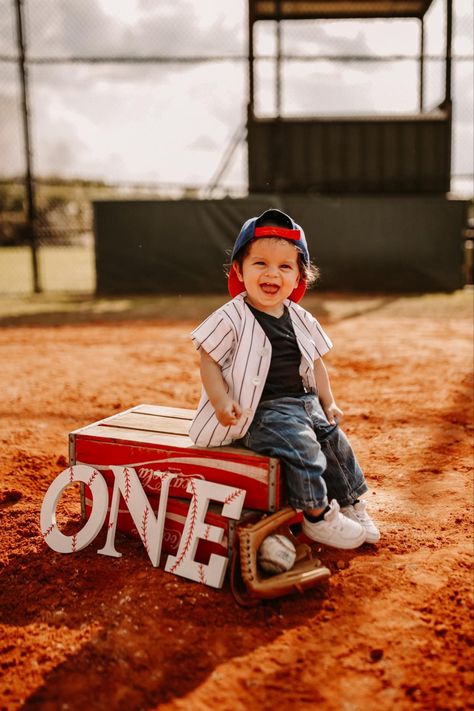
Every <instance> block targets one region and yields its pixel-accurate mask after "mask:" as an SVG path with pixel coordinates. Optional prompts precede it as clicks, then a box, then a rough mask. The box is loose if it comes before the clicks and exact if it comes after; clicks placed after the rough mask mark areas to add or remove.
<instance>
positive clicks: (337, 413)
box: [323, 402, 344, 425]
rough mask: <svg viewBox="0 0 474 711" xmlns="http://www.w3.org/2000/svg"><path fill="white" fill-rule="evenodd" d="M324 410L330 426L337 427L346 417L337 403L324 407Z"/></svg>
mask: <svg viewBox="0 0 474 711" xmlns="http://www.w3.org/2000/svg"><path fill="white" fill-rule="evenodd" d="M323 410H324V414H325V415H326V417H327V418H328V422H329V424H330V425H337V424H338V423H339V422H340V421H341V420H342V418H343V417H344V413H343V411H342V410H341V409H340V408H339V407H338V406H337V405H336V403H335V402H330V403H329V405H323Z"/></svg>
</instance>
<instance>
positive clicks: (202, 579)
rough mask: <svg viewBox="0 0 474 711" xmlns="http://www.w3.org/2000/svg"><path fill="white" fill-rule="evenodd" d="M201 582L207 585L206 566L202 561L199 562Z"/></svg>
mask: <svg viewBox="0 0 474 711" xmlns="http://www.w3.org/2000/svg"><path fill="white" fill-rule="evenodd" d="M198 571H199V582H200V583H202V584H203V585H206V576H205V575H204V566H203V564H202V563H199V568H198Z"/></svg>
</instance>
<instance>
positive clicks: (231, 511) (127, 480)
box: [40, 464, 246, 588]
mask: <svg viewBox="0 0 474 711" xmlns="http://www.w3.org/2000/svg"><path fill="white" fill-rule="evenodd" d="M110 469H111V471H112V472H113V474H114V488H113V492H112V501H111V504H110V515H109V522H108V526H107V538H106V541H105V545H104V546H103V547H102V548H100V549H99V550H98V551H97V552H98V553H100V554H102V555H110V556H113V557H120V556H121V555H122V554H121V553H119V552H118V551H117V550H116V548H115V533H116V528H117V516H118V510H119V499H120V494H121V495H122V498H123V500H124V501H125V505H126V507H127V508H128V510H129V512H130V515H131V517H132V519H133V522H134V524H135V527H136V529H137V531H138V533H139V535H140V538H141V540H142V543H143V545H144V546H145V549H146V551H147V553H148V556H149V558H150V561H151V563H152V565H153V566H155V567H156V566H158V565H159V561H160V555H161V548H162V543H163V534H164V524H165V517H166V507H167V502H168V493H169V487H170V485H171V483H172V481H173V480H174V478H175V477H176V474H175V473H173V472H166V473H165V474H164V475H163V477H162V480H161V492H160V501H159V505H158V512H157V514H156V515H155V513H154V511H153V509H152V507H151V505H150V502H149V501H148V498H147V495H146V493H145V491H144V489H143V486H142V483H141V481H140V478H139V477H138V475H137V473H136V471H135V469H133V467H121V466H111V467H110ZM74 482H81V483H83V484H85V485H86V486H88V487H89V490H90V492H91V496H92V506H91V512H90V516H89V518H88V520H87V522H86V523H85V525H84V526H83V528H82V529H81V530H80V531H79V532H78V533H76V534H73V535H71V536H68V535H66V534H64V533H62V532H61V531H60V530H59V528H58V526H57V524H56V508H57V505H58V502H59V499H60V497H61V495H62V493H63V491H64V489H66V488H67V487H68V486H70V485H71V484H73V483H74ZM187 491H188V492H189V493H190V494H191V495H192V498H191V501H190V505H189V510H188V514H187V517H186V521H185V524H184V530H183V534H182V536H181V540H180V543H179V547H178V550H177V551H176V555H174V556H171V555H170V556H168V558H167V560H166V564H165V570H166V571H168V572H170V573H174V574H175V575H181V576H182V577H185V578H189V579H191V580H196V581H197V582H200V583H204V584H206V585H210V586H212V587H217V588H220V587H222V584H223V582H224V575H225V571H226V567H227V563H228V559H227V558H226V557H225V556H221V555H218V554H215V553H212V554H211V556H210V559H209V562H208V564H207V565H204V564H202V563H197V562H196V561H195V560H194V555H195V553H196V548H197V545H198V542H199V540H200V539H201V538H202V539H205V540H208V541H213V542H215V543H220V542H221V541H222V538H223V530H222V529H221V528H218V527H217V526H212V525H209V524H208V523H206V522H205V520H204V519H205V516H206V513H207V510H208V507H209V502H210V501H218V502H221V503H222V504H223V506H222V515H223V516H225V517H227V518H233V519H238V518H240V515H241V512H242V508H243V505H244V499H245V493H246V492H245V491H244V490H243V489H236V488H233V487H230V486H225V485H223V484H215V483H212V482H207V481H203V480H200V479H193V478H191V479H189V480H188V482H187ZM108 504H109V495H108V489H107V483H106V481H105V479H104V477H103V476H102V475H101V474H100V472H99V471H98V470H97V469H94V467H91V466H87V465H85V464H76V465H74V466H71V467H68V469H65V470H64V471H63V472H61V474H59V475H58V476H57V477H56V479H55V480H54V481H53V482H52V483H51V485H50V487H49V489H48V491H47V492H46V495H45V497H44V499H43V504H42V506H41V516H40V525H41V531H42V533H43V537H44V540H45V541H46V543H47V544H48V546H49V547H50V548H52V549H53V550H54V551H57V552H58V553H75V552H76V551H79V550H82V549H83V548H85V547H86V546H87V545H89V544H90V543H91V542H92V541H93V540H94V539H95V537H96V536H97V534H98V533H99V531H100V530H101V528H102V526H103V525H104V522H105V519H106V516H107V509H108Z"/></svg>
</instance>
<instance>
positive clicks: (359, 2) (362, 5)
mask: <svg viewBox="0 0 474 711" xmlns="http://www.w3.org/2000/svg"><path fill="white" fill-rule="evenodd" d="M431 2H432V0H249V11H250V21H251V22H256V21H257V20H277V19H281V20H314V19H323V18H325V19H341V18H345V19H351V18H354V19H355V18H362V17H367V18H369V17H386V18H388V17H392V18H393V17H423V15H424V14H425V12H426V11H427V10H428V8H429V6H430V5H431Z"/></svg>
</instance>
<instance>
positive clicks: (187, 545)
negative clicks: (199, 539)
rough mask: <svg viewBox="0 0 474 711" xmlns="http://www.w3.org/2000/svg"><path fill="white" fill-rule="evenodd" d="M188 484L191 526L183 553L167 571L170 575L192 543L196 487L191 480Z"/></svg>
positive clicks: (194, 523) (194, 524)
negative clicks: (189, 488) (189, 489)
mask: <svg viewBox="0 0 474 711" xmlns="http://www.w3.org/2000/svg"><path fill="white" fill-rule="evenodd" d="M189 482H190V484H191V490H192V494H193V498H192V499H191V524H190V526H189V533H188V537H187V539H186V542H185V544H184V548H183V551H182V553H181V555H180V557H179V558H178V560H177V561H176V563H175V564H174V565H173V566H172V568H170V570H169V572H170V573H174V571H175V570H176V568H178V567H179V566H180V565H181V563H182V562H183V558H184V557H185V556H186V553H187V552H188V550H189V546H190V545H191V541H192V538H193V533H194V528H195V526H196V517H197V496H196V487H195V486H194V481H193V480H192V479H190V480H189Z"/></svg>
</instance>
